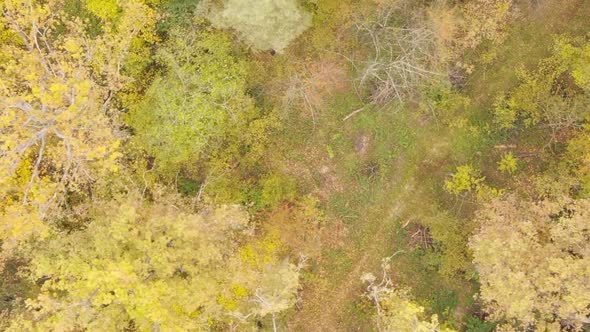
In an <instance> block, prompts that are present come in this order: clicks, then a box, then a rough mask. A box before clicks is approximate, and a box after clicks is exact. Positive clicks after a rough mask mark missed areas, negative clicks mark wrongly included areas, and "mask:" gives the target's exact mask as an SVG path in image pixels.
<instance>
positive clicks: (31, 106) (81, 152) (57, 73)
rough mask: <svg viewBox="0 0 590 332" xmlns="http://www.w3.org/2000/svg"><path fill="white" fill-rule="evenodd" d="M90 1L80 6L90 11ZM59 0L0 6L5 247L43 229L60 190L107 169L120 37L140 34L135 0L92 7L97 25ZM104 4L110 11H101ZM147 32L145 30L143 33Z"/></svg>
mask: <svg viewBox="0 0 590 332" xmlns="http://www.w3.org/2000/svg"><path fill="white" fill-rule="evenodd" d="M93 3H94V2H92V1H90V2H88V3H87V5H88V6H89V7H88V10H90V11H91V12H92V11H95V10H98V9H96V8H98V7H93V6H92V4H93ZM65 6H66V1H65V0H49V1H34V0H30V1H24V0H23V1H21V0H10V1H5V2H3V3H2V5H0V9H1V10H2V17H1V19H0V26H1V27H2V36H3V37H2V39H1V41H2V43H1V45H0V57H1V58H2V61H1V64H0V135H1V138H0V202H1V203H0V227H2V237H1V239H2V240H3V242H2V245H3V247H4V249H5V251H7V250H8V249H9V248H12V247H14V246H15V245H16V243H17V242H18V241H20V240H22V239H26V238H29V237H30V236H34V235H43V234H45V233H46V231H47V228H46V225H45V223H46V221H47V220H48V218H47V216H48V215H49V214H50V213H51V212H52V211H54V210H55V207H57V206H60V205H63V204H64V202H65V196H66V193H80V194H82V195H84V193H86V192H88V191H91V190H92V187H93V185H94V184H95V183H96V182H97V181H98V179H99V178H104V177H105V175H106V174H109V173H112V172H116V171H117V168H118V166H117V163H116V160H117V158H118V157H119V156H120V152H119V146H120V142H121V140H120V138H121V135H120V134H118V133H117V132H116V131H115V130H114V128H113V125H112V123H111V122H112V121H113V119H112V118H111V117H109V116H108V115H107V114H106V113H107V111H108V109H109V105H110V101H111V100H112V97H113V94H114V93H116V92H117V91H119V90H120V89H121V88H122V87H123V86H125V84H126V82H128V81H129V78H128V77H126V76H125V75H124V74H123V73H122V68H124V66H125V59H126V58H127V55H128V54H129V51H130V50H129V48H130V44H131V43H132V41H133V40H134V39H135V38H138V37H140V36H141V37H142V38H143V37H146V36H148V35H150V31H151V28H152V26H153V24H154V23H155V14H154V12H153V11H152V9H151V8H150V7H149V6H147V5H146V4H145V3H143V2H142V1H140V0H125V1H120V2H117V5H116V6H117V15H119V14H120V15H121V16H120V17H119V16H118V18H117V19H116V20H115V19H114V18H112V17H110V16H109V15H111V14H112V13H111V11H107V12H104V13H102V12H101V13H99V12H96V14H97V15H99V16H100V17H101V19H103V20H104V27H103V31H102V33H99V34H90V32H89V31H88V30H89V25H88V24H89V23H88V21H87V20H82V19H80V18H77V17H72V16H70V15H69V14H68V13H67V11H66V10H65ZM109 13H111V14H109ZM146 38H147V37H146Z"/></svg>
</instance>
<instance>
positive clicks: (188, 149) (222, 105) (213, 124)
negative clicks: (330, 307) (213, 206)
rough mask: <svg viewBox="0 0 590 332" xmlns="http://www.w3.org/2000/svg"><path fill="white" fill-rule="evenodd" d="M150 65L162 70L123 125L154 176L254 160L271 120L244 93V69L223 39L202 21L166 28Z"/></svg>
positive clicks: (245, 73)
mask: <svg viewBox="0 0 590 332" xmlns="http://www.w3.org/2000/svg"><path fill="white" fill-rule="evenodd" d="M157 61H158V63H159V64H160V65H161V66H163V67H164V68H165V70H164V72H163V73H162V74H161V75H159V76H158V77H156V79H155V80H154V82H153V83H152V85H151V86H150V87H149V89H148V90H147V92H146V95H145V97H144V98H143V100H142V101H141V102H139V103H138V104H137V105H134V106H133V107H132V108H131V111H130V113H129V115H128V117H127V122H128V123H129V125H130V126H131V127H132V128H133V132H134V142H135V143H136V144H137V145H138V146H139V147H141V148H143V149H145V151H147V153H148V154H149V155H151V156H153V157H154V158H155V164H156V167H157V169H158V170H159V171H160V173H161V174H163V175H168V176H173V175H176V174H177V172H178V171H179V170H181V169H189V170H190V169H193V170H198V169H199V166H201V165H198V164H199V163H202V162H206V161H210V162H211V163H212V164H215V165H217V168H220V167H221V168H222V169H224V168H228V167H229V166H231V165H233V164H235V162H236V161H235V159H236V158H237V157H238V156H239V157H240V162H242V163H247V160H257V158H258V157H259V154H260V153H261V152H262V149H263V146H264V142H265V140H266V133H267V131H268V130H269V128H272V127H273V126H274V125H275V119H274V117H273V116H272V115H264V114H263V112H262V111H261V110H260V109H259V108H257V107H256V105H255V103H254V100H253V99H252V98H251V97H250V96H249V95H248V94H247V92H246V89H247V86H246V77H247V73H248V65H247V63H246V62H245V61H243V60H241V59H240V58H238V56H236V55H235V52H234V49H233V45H232V42H231V39H230V37H229V36H228V35H227V34H225V33H223V32H219V31H216V30H214V29H212V28H211V27H209V26H207V24H205V23H204V22H198V23H197V24H195V25H193V26H191V27H190V28H187V29H176V30H172V31H171V32H170V38H169V40H168V42H167V43H166V44H165V45H164V46H163V47H162V48H161V49H160V50H159V51H158V53H157ZM249 158H250V159H249ZM195 173H196V172H195Z"/></svg>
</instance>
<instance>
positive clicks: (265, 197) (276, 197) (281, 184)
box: [260, 174, 297, 206]
mask: <svg viewBox="0 0 590 332" xmlns="http://www.w3.org/2000/svg"><path fill="white" fill-rule="evenodd" d="M296 194H297V189H296V185H295V182H294V181H293V179H291V178H289V177H287V176H286V175H279V174H271V175H270V176H268V177H266V178H265V179H263V180H262V192H261V194H260V205H262V206H274V205H276V204H278V203H280V202H282V201H291V200H293V199H294V198H295V196H296Z"/></svg>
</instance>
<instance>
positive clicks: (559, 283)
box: [470, 196, 590, 330]
mask: <svg viewBox="0 0 590 332" xmlns="http://www.w3.org/2000/svg"><path fill="white" fill-rule="evenodd" d="M589 213H590V200H586V199H581V200H571V199H569V198H564V197H562V198H561V199H552V200H544V201H540V202H531V201H528V200H524V199H519V198H517V197H515V196H508V197H507V198H503V199H496V200H493V201H492V202H490V203H488V204H486V205H485V206H484V207H482V208H481V209H480V211H479V213H478V215H477V218H476V222H477V223H478V224H479V225H480V226H479V229H478V230H477V231H476V233H475V235H474V236H473V237H472V238H471V240H470V248H471V249H472V250H473V257H474V258H473V259H474V263H475V265H476V268H477V271H478V272H479V275H480V282H481V298H482V299H483V301H484V302H485V303H486V304H487V310H488V311H489V312H490V313H491V318H492V319H495V320H501V319H506V320H508V322H510V323H511V324H512V325H514V326H516V327H521V328H524V329H526V328H531V327H535V326H536V327H537V329H538V330H544V327H545V326H548V324H549V325H551V324H553V325H557V326H559V325H561V326H564V327H565V326H569V327H570V328H572V329H574V330H579V329H580V328H581V324H582V323H583V322H587V321H588V316H589V315H590V309H589V308H590V306H589V305H590V283H589V282H588V280H590V269H589V267H590V215H589Z"/></svg>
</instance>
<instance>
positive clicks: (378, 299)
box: [361, 252, 453, 332]
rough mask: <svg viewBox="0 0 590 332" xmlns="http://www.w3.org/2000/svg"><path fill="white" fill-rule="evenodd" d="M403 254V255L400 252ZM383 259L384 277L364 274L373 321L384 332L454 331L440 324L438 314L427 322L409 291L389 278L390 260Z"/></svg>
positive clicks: (366, 294) (420, 307) (422, 309)
mask: <svg viewBox="0 0 590 332" xmlns="http://www.w3.org/2000/svg"><path fill="white" fill-rule="evenodd" d="M398 253H400V252H398ZM394 256H395V254H394V255H392V256H390V257H388V258H385V259H384V260H383V264H382V268H383V276H382V278H381V280H377V277H375V276H374V275H373V274H371V273H365V274H364V275H363V276H362V278H361V279H362V281H364V282H365V283H367V284H368V286H367V290H366V292H365V296H366V297H367V298H369V299H370V300H371V301H372V302H373V304H374V305H375V307H376V309H377V312H376V314H375V315H374V321H375V323H376V325H377V328H378V329H379V331H383V332H453V330H451V329H449V328H445V327H442V326H440V325H439V323H438V317H437V315H432V317H431V319H430V321H428V320H427V319H425V317H424V316H425V314H424V311H425V310H424V307H422V306H420V305H419V304H417V303H415V302H414V301H412V298H411V296H410V293H409V291H408V290H407V289H401V288H395V287H394V286H393V283H392V281H391V279H390V278H389V275H388V273H389V270H390V268H391V267H390V264H389V262H390V260H391V258H392V257H394Z"/></svg>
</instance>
